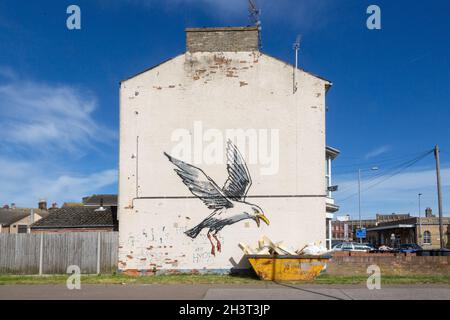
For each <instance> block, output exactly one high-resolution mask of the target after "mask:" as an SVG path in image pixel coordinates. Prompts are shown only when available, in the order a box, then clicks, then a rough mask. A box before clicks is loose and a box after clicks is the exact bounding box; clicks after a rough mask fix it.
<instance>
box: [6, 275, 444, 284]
mask: <svg viewBox="0 0 450 320" xmlns="http://www.w3.org/2000/svg"><path fill="white" fill-rule="evenodd" d="M67 277H68V276H66V275H44V276H35V275H28V276H27V275H0V285H16V284H36V285H37V284H65V283H66V280H67ZM366 280H367V277H366V276H332V275H327V274H323V275H320V276H319V277H317V278H316V279H315V280H314V281H307V282H304V281H303V282H289V283H292V284H365V283H366ZM81 283H82V284H263V283H264V282H263V281H261V280H258V279H256V278H254V277H251V276H233V275H216V274H204V275H190V274H179V275H159V276H142V277H133V276H127V275H122V274H112V275H83V276H82V277H81ZM381 283H382V284H427V283H429V284H450V275H448V276H382V278H381Z"/></svg>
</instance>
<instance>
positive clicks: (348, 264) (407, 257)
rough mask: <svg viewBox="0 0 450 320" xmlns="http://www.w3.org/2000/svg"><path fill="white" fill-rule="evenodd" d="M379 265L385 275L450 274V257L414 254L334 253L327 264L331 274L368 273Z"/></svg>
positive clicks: (328, 272)
mask: <svg viewBox="0 0 450 320" xmlns="http://www.w3.org/2000/svg"><path fill="white" fill-rule="evenodd" d="M370 265H377V266H379V267H380V270H381V276H383V275H404V276H408V275H450V257H419V256H416V255H414V254H392V253H350V252H339V253H334V254H333V257H332V259H330V261H329V263H328V265H327V271H326V273H327V274H331V275H342V276H351V275H367V276H368V274H367V267H368V266H370Z"/></svg>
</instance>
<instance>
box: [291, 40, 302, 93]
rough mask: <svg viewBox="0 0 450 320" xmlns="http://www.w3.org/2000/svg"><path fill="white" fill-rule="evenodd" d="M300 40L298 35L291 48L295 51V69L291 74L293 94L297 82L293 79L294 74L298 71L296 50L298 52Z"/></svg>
mask: <svg viewBox="0 0 450 320" xmlns="http://www.w3.org/2000/svg"><path fill="white" fill-rule="evenodd" d="M300 39H301V36H300V35H298V36H297V38H296V39H295V42H294V44H293V46H292V48H293V49H294V51H295V68H294V72H293V91H294V93H295V92H296V91H297V81H296V79H295V74H296V73H297V69H298V50H300Z"/></svg>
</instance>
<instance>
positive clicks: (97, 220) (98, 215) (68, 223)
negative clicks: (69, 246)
mask: <svg viewBox="0 0 450 320" xmlns="http://www.w3.org/2000/svg"><path fill="white" fill-rule="evenodd" d="M98 209H99V207H63V208H60V209H55V210H53V211H52V212H51V213H50V214H49V215H48V216H47V217H45V218H42V219H41V220H39V221H37V222H35V223H34V224H32V225H31V229H49V228H50V229H53V228H98V227H114V226H115V225H116V221H115V216H116V212H117V208H116V207H104V210H98Z"/></svg>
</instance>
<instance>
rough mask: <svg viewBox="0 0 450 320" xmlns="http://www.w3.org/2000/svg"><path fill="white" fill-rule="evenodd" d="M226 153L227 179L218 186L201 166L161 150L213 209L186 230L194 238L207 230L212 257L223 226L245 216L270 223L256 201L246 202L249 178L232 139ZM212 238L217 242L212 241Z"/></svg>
mask: <svg viewBox="0 0 450 320" xmlns="http://www.w3.org/2000/svg"><path fill="white" fill-rule="evenodd" d="M226 154H227V171H228V178H227V180H226V181H225V184H224V186H223V187H222V188H220V187H219V186H218V185H217V183H216V182H214V180H213V179H211V178H210V177H209V176H208V175H207V174H206V173H205V172H204V171H203V170H202V169H200V168H197V167H195V166H193V165H191V164H188V163H186V162H183V161H181V160H178V159H175V158H173V157H172V156H170V155H168V154H167V153H165V152H164V155H165V156H166V157H167V158H168V159H169V161H170V162H172V163H173V164H174V165H175V166H176V167H177V168H176V169H174V170H175V172H176V173H177V174H178V175H179V176H180V178H181V180H182V181H183V183H184V184H185V185H186V186H187V187H188V188H189V190H190V191H191V193H192V194H193V195H195V196H196V197H197V198H199V199H200V200H202V201H203V203H204V204H205V205H206V206H207V207H208V209H210V210H212V212H211V214H210V215H208V216H207V217H206V218H205V219H204V220H203V221H202V222H200V223H199V224H198V225H196V226H195V227H193V228H192V229H190V230H188V231H186V232H185V234H186V235H187V236H189V237H191V238H193V239H195V238H196V237H197V236H198V234H199V233H200V232H201V231H202V230H203V229H207V230H208V233H207V237H208V239H209V242H210V243H211V246H212V248H211V254H212V255H214V256H215V254H216V249H217V251H218V252H220V251H221V243H220V241H219V239H218V238H217V233H218V232H219V231H221V230H222V229H223V228H224V227H225V226H228V225H232V224H235V223H236V222H239V221H242V220H246V219H251V220H254V221H255V222H256V224H257V226H258V227H259V226H260V221H261V220H262V221H264V223H266V224H267V225H269V220H268V219H267V217H266V216H265V215H264V212H263V210H262V209H261V208H260V207H259V206H257V205H256V204H252V203H249V202H247V201H245V198H246V195H247V192H248V190H249V189H250V186H251V184H252V180H251V178H250V172H249V171H248V168H247V165H246V163H245V161H244V159H243V157H242V155H241V153H240V152H239V150H238V148H237V147H236V146H235V145H234V144H233V143H232V142H231V140H228V142H227V152H226ZM213 238H214V239H215V241H216V243H215V244H214V242H213V240H212V239H213Z"/></svg>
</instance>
